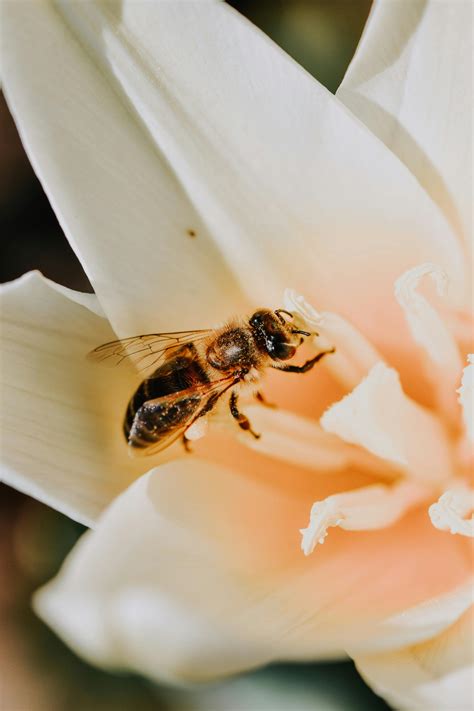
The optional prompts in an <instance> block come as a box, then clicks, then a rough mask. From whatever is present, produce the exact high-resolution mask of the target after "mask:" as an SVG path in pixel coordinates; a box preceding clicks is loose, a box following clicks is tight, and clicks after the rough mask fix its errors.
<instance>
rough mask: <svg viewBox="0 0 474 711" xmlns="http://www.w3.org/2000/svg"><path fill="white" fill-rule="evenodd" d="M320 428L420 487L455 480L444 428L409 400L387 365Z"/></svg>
mask: <svg viewBox="0 0 474 711" xmlns="http://www.w3.org/2000/svg"><path fill="white" fill-rule="evenodd" d="M321 425H322V427H323V429H324V430H326V431H327V432H332V433H333V434H337V435H339V437H341V438H342V439H344V440H345V441H346V442H351V443H353V444H359V445H361V446H362V447H365V448H366V449H368V450H369V452H372V453H373V454H376V455H377V456H379V457H381V458H382V459H388V460H389V461H391V462H393V463H394V464H397V465H399V466H400V467H402V468H404V469H406V471H408V472H409V473H410V474H411V476H413V477H416V478H418V479H419V480H420V481H425V482H427V483H428V482H433V483H438V482H441V481H443V480H446V479H449V478H450V476H452V464H451V453H450V450H449V446H448V441H447V436H446V434H445V432H444V430H443V428H442V426H441V423H440V422H439V421H438V420H437V419H436V418H435V417H434V416H433V415H432V414H431V413H430V412H428V410H425V409H424V408H423V407H421V406H420V405H418V404H417V403H415V402H413V401H412V400H410V398H408V397H407V396H406V395H405V393H404V392H403V390H402V388H401V386H400V381H399V378H398V375H397V373H396V371H395V370H393V368H388V367H387V366H386V365H385V364H384V363H378V364H377V365H376V366H374V367H373V368H372V370H371V371H370V373H369V375H368V376H367V377H366V378H365V380H363V381H362V382H361V383H360V385H358V386H357V387H356V388H355V389H354V390H353V391H352V393H350V394H349V395H346V397H345V398H343V399H342V400H341V401H340V402H337V403H336V404H335V405H333V406H332V407H330V408H329V409H328V410H327V411H326V412H325V413H324V415H323V417H322V418H321Z"/></svg>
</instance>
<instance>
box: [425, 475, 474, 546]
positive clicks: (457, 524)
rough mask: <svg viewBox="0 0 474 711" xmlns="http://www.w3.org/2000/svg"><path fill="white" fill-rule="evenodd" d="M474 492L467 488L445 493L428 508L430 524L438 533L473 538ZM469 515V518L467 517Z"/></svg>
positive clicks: (450, 490)
mask: <svg viewBox="0 0 474 711" xmlns="http://www.w3.org/2000/svg"><path fill="white" fill-rule="evenodd" d="M473 511H474V491H473V490H472V489H469V488H468V487H467V486H465V487H459V488H457V489H449V490H448V491H445V492H444V494H443V495H442V496H440V498H439V499H438V501H437V502H436V503H435V504H433V505H432V506H430V508H429V511H428V512H429V516H430V519H431V523H432V524H433V526H434V527H435V528H438V529H439V530H440V531H449V532H450V533H453V534H456V533H459V534H460V535H461V536H468V537H469V538H474V513H473ZM469 514H471V516H470V518H467V516H468V515H469Z"/></svg>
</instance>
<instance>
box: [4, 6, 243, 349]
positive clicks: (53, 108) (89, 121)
mask: <svg viewBox="0 0 474 711" xmlns="http://www.w3.org/2000/svg"><path fill="white" fill-rule="evenodd" d="M150 6H151V4H150ZM2 13H3V38H2V39H3V41H2V53H3V62H2V65H3V72H4V76H5V82H4V91H5V93H6V94H7V95H8V100H9V103H10V107H11V109H12V110H13V114H14V116H15V119H16V121H17V124H18V127H19V129H20V133H21V136H22V140H23V142H24V144H25V147H26V149H27V151H28V153H29V155H30V159H31V160H32V162H33V165H34V167H35V170H36V171H37V173H38V175H39V177H40V178H41V180H42V182H43V185H44V188H45V190H46V192H47V194H48V197H49V199H50V200H51V202H52V205H53V208H54V210H55V212H56V214H57V216H58V218H59V220H60V223H61V226H62V227H63V229H64V230H65V232H66V235H67V237H68V239H69V240H70V242H71V244H72V246H73V248H74V249H75V251H76V253H77V254H78V256H79V258H80V260H81V262H82V264H83V266H84V268H85V270H86V272H87V274H88V276H89V277H90V279H91V281H92V283H93V285H94V287H95V290H96V293H97V294H98V296H99V298H100V301H101V303H102V305H103V306H104V308H105V310H106V311H107V315H108V316H109V317H111V319H112V322H113V325H114V327H115V330H116V331H117V332H119V335H125V333H126V334H127V335H133V334H136V333H149V332H152V331H155V330H162V331H164V330H176V329H180V328H198V327H199V326H210V325H212V324H213V322H214V321H216V320H220V319H222V318H224V317H227V316H228V314H229V313H232V311H234V310H236V309H237V310H239V309H240V310H241V309H242V298H241V296H240V290H239V289H238V287H237V285H236V281H235V279H234V277H233V276H232V272H231V270H229V268H228V267H226V265H225V262H224V261H223V260H222V258H221V257H220V254H219V250H218V249H217V248H216V247H215V246H214V244H213V240H212V238H211V236H210V234H209V230H208V229H207V228H206V226H205V225H204V224H203V220H202V217H201V215H200V214H199V213H198V211H197V210H196V209H195V208H194V207H193V205H192V203H191V201H190V200H189V199H188V197H187V195H186V193H185V191H184V190H183V188H182V187H181V186H180V184H179V181H178V180H177V178H176V177H175V175H174V174H173V171H172V169H171V168H170V166H169V165H168V163H167V161H166V159H165V157H163V156H162V155H160V153H159V151H157V149H156V146H155V145H154V144H153V141H152V140H150V138H149V136H148V134H147V132H146V131H145V130H144V129H143V127H142V126H141V124H140V121H139V119H138V118H137V117H134V115H133V112H131V111H130V110H129V109H128V108H127V107H126V105H125V104H124V102H123V101H121V100H120V99H119V97H118V96H117V93H116V91H115V90H114V87H113V82H112V76H110V74H109V75H108V76H106V75H104V73H103V72H101V71H100V70H99V68H98V67H97V66H96V65H95V64H94V62H93V60H92V59H91V58H90V57H89V56H88V54H87V53H86V52H85V51H84V49H83V47H81V46H80V45H79V44H78V43H77V42H76V41H75V40H74V38H73V37H72V35H71V32H70V30H69V29H68V27H67V26H66V24H65V23H64V21H63V20H62V19H61V16H60V14H59V13H58V11H57V9H55V8H54V7H53V6H52V4H51V3H47V2H44V1H43V0H39V2H35V3H27V2H25V3H23V2H19V3H15V2H13V3H4V4H2ZM32 66H35V74H36V76H35V79H34V81H31V77H32V75H31V71H30V69H29V68H28V67H30V68H31V67H32ZM25 70H27V71H26V72H25ZM7 77H8V78H7ZM188 230H193V231H194V232H195V233H196V236H195V237H190V236H189V234H188ZM163 299H166V303H167V304H168V307H167V309H163V308H162V303H163V301H162V300H163ZM190 306H191V307H192V308H190Z"/></svg>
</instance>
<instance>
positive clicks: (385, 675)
mask: <svg viewBox="0 0 474 711" xmlns="http://www.w3.org/2000/svg"><path fill="white" fill-rule="evenodd" d="M473 625H474V608H473V607H472V606H471V607H470V608H469V609H468V610H467V611H466V612H464V614H463V615H462V616H461V617H460V618H459V619H458V620H457V621H456V622H455V623H454V624H453V625H452V626H451V627H449V628H448V629H447V630H445V631H444V632H443V633H442V634H440V635H439V636H438V637H435V638H434V639H432V640H430V641H428V642H424V643H422V644H417V645H414V646H412V647H408V648H407V649H402V650H400V651H396V652H388V653H386V654H377V655H373V656H360V657H355V663H356V666H357V668H358V670H359V672H360V673H361V674H362V676H363V677H364V678H365V680H366V681H367V683H368V684H369V685H370V686H371V687H372V688H373V689H374V691H375V692H376V693H377V694H380V696H383V697H384V698H385V699H386V700H387V701H388V702H389V703H391V704H393V705H394V706H395V707H396V708H397V709H402V710H403V709H409V710H410V711H412V710H414V709H419V710H420V711H438V710H439V711H441V709H446V711H451V710H452V709H459V710H461V709H466V711H467V709H470V708H472V703H473V700H474V646H473V644H472V633H473V629H474V627H473Z"/></svg>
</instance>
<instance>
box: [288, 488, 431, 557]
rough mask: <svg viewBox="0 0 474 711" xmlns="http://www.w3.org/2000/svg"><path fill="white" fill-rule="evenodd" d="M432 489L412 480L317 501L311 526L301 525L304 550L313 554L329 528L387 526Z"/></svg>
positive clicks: (425, 496)
mask: <svg viewBox="0 0 474 711" xmlns="http://www.w3.org/2000/svg"><path fill="white" fill-rule="evenodd" d="M429 493H430V492H429V489H427V488H426V487H424V486H419V485H418V484H414V483H411V482H401V483H400V484H395V485H394V486H385V485H382V484H374V485H373V486H367V487H364V488H362V489H357V490H355V491H348V492H346V493H344V494H335V495H334V496H329V497H328V498H327V499H324V500H323V501H317V502H316V503H315V504H313V506H312V508H311V514H310V520H309V525H308V527H307V528H302V529H301V531H300V533H301V534H302V536H303V538H302V541H301V549H302V551H303V553H304V554H305V555H310V553H312V552H313V551H314V549H315V547H316V546H317V544H318V543H320V544H321V543H324V539H325V538H326V536H327V533H328V528H330V527H331V526H339V527H340V528H343V529H345V530H346V531H370V530H374V529H380V528H386V527H387V526H391V525H392V524H393V523H394V522H395V521H397V520H398V519H400V518H401V517H402V516H403V515H404V514H405V513H406V512H407V511H408V509H410V508H413V507H414V506H416V505H417V504H418V503H420V502H421V501H424V500H425V499H426V498H427V497H428V496H429Z"/></svg>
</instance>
